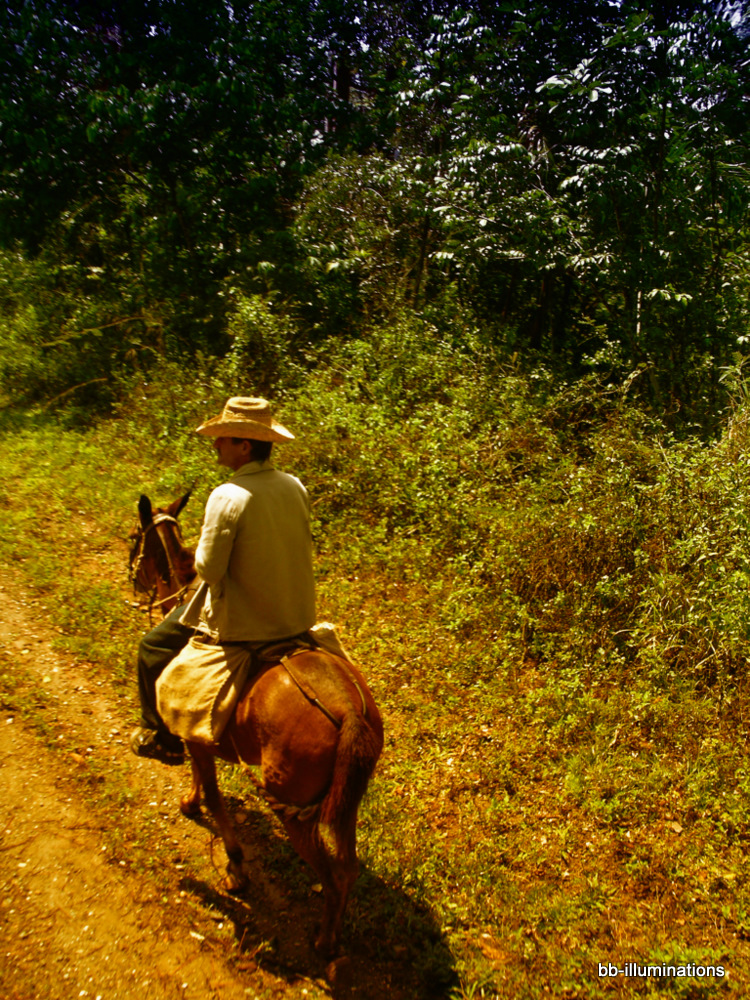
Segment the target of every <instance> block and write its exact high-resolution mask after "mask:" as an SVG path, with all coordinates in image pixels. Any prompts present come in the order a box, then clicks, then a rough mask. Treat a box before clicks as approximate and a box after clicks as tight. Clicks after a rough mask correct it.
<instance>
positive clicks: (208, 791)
mask: <svg viewBox="0 0 750 1000" xmlns="http://www.w3.org/2000/svg"><path fill="white" fill-rule="evenodd" d="M189 750H190V756H191V761H192V766H193V787H192V788H191V790H190V792H188V794H187V795H185V796H184V797H183V799H182V800H181V802H180V809H181V810H182V812H183V814H184V815H185V816H196V815H197V814H198V813H199V812H200V793H201V787H202V788H203V794H204V796H205V799H206V808H207V809H208V811H209V812H210V813H211V815H212V816H213V818H214V822H215V823H216V826H217V828H218V831H219V835H220V836H221V839H222V841H223V842H224V849H225V850H226V852H227V858H228V859H229V864H228V865H227V877H226V878H225V879H224V887H225V888H226V889H227V890H228V891H229V892H239V891H240V890H241V889H243V888H244V887H245V886H246V885H247V875H246V874H245V870H244V866H243V861H244V855H243V853H242V847H241V846H240V842H239V841H238V840H237V836H236V834H235V832H234V827H233V826H232V822H231V820H230V819H229V816H228V815H227V811H226V809H225V808H224V800H223V799H222V797H221V792H220V791H219V785H218V782H217V781H216V764H215V761H214V757H213V754H211V753H210V752H208V751H207V750H206V749H205V748H204V747H203V746H201V745H200V744H197V745H196V744H194V743H191V744H190V745H189Z"/></svg>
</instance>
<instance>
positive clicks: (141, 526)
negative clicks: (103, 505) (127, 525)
mask: <svg viewBox="0 0 750 1000" xmlns="http://www.w3.org/2000/svg"><path fill="white" fill-rule="evenodd" d="M190 492H191V491H190V490H188V492H187V493H186V494H185V495H184V496H182V497H180V498H179V499H178V500H175V501H173V502H172V503H171V504H170V505H169V506H168V507H164V508H162V507H157V508H156V509H154V508H153V506H152V505H151V501H150V500H149V498H148V497H147V496H143V495H141V498H140V500H139V501H138V517H139V523H138V524H137V525H136V526H135V528H134V529H133V531H132V532H131V533H130V539H131V541H132V542H133V548H132V549H131V552H130V579H131V580H132V582H133V587H134V588H135V590H137V591H140V592H141V593H143V594H148V595H149V608H150V607H151V606H152V605H153V604H154V603H156V604H158V605H159V606H160V607H161V610H162V613H163V614H167V613H168V612H169V611H171V610H172V609H173V608H175V607H177V605H178V604H179V603H180V600H181V599H182V597H183V596H184V594H185V591H186V590H187V588H188V587H189V585H190V584H191V583H192V582H193V580H194V579H195V575H196V574H195V560H194V557H193V552H192V550H191V549H188V548H186V547H185V546H184V545H183V543H182V535H181V534H180V526H179V524H178V523H177V515H178V514H179V513H180V511H181V510H182V508H183V507H184V506H185V504H186V503H187V502H188V500H189V499H190Z"/></svg>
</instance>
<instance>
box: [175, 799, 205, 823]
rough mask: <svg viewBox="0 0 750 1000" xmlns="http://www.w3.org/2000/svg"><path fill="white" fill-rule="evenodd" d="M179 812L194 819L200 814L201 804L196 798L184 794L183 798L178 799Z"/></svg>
mask: <svg viewBox="0 0 750 1000" xmlns="http://www.w3.org/2000/svg"><path fill="white" fill-rule="evenodd" d="M180 812H181V813H182V815H183V816H187V818H188V819H195V817H196V816H200V814H201V804H200V802H199V801H198V800H197V799H191V798H190V796H189V795H185V796H184V798H181V799H180Z"/></svg>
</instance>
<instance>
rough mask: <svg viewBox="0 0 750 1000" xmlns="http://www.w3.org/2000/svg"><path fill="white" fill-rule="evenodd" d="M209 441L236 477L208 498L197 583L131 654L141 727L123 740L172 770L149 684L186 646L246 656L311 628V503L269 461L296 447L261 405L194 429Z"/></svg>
mask: <svg viewBox="0 0 750 1000" xmlns="http://www.w3.org/2000/svg"><path fill="white" fill-rule="evenodd" d="M197 433H198V434H202V435H204V436H206V437H212V438H214V448H215V449H216V452H217V456H218V461H219V464H220V465H225V466H227V467H228V468H229V469H231V470H232V471H233V472H234V476H233V477H232V478H231V479H230V480H229V481H228V482H226V483H224V484H222V485H221V486H219V487H217V489H215V490H214V491H213V493H212V494H211V496H210V497H209V498H208V503H207V504H206V511H205V516H204V520H203V527H202V529H201V536H200V541H199V543H198V548H197V550H196V553H195V568H196V570H197V572H198V575H199V577H200V578H201V580H202V583H201V585H200V586H199V588H198V590H197V592H196V593H195V595H194V597H193V598H192V600H191V601H190V602H189V603H187V604H184V605H182V606H181V607H179V608H176V609H175V610H174V611H173V612H172V613H171V614H170V615H169V616H168V617H167V618H165V619H164V621H163V622H162V623H161V624H160V625H157V627H156V628H155V629H153V630H152V631H151V632H149V633H148V634H147V635H146V636H144V638H143V639H142V641H141V643H140V646H139V649H138V688H139V694H140V699H141V727H140V728H139V729H137V730H136V731H135V732H134V733H133V736H132V737H131V748H132V750H133V752H134V753H135V754H136V755H137V756H139V757H148V758H151V759H155V760H160V761H162V762H163V763H166V764H179V763H182V762H183V760H184V749H183V744H182V740H181V739H180V738H179V737H177V736H174V735H173V734H172V733H171V732H170V731H169V730H168V729H167V727H166V725H165V723H164V721H163V720H162V718H161V716H160V714H159V712H158V710H157V701H156V682H157V680H158V678H159V677H160V675H161V673H162V671H163V670H164V669H165V667H166V666H167V665H168V664H169V663H170V662H171V660H172V659H173V658H174V657H175V656H176V655H177V654H178V653H180V652H181V651H182V650H183V649H184V648H185V647H186V646H187V644H188V642H189V641H190V639H191V638H192V637H194V636H196V637H198V638H200V639H201V640H202V641H203V642H204V643H206V642H207V643H215V644H227V645H229V644H235V643H242V645H243V646H245V647H246V648H253V646H256V645H257V646H258V647H260V646H263V645H266V644H268V643H271V642H276V641H281V640H286V639H290V638H293V637H296V636H300V635H302V634H304V633H306V632H307V630H308V629H310V628H312V626H313V625H314V624H315V582H314V576H313V556H312V538H311V534H310V516H309V501H308V497H307V492H306V490H305V488H304V486H303V485H302V483H301V482H300V481H299V480H298V479H297V478H295V477H294V476H290V475H288V474H287V473H284V472H280V471H278V470H277V469H275V468H274V467H273V465H272V464H271V461H270V455H271V450H272V448H273V445H274V443H275V442H284V441H290V440H292V439H293V438H294V435H293V434H291V433H290V432H289V431H288V430H287V429H286V428H285V427H283V426H282V425H281V424H279V423H277V422H276V421H275V420H274V419H273V417H272V415H271V409H270V406H269V404H268V402H267V401H266V400H265V399H257V398H251V397H243V396H237V397H233V398H232V399H230V400H229V401H228V402H227V403H226V405H225V406H224V409H223V411H222V412H221V413H220V414H219V415H218V416H216V417H212V418H211V419H210V420H207V421H206V423H204V424H201V426H200V427H199V428H198V429H197Z"/></svg>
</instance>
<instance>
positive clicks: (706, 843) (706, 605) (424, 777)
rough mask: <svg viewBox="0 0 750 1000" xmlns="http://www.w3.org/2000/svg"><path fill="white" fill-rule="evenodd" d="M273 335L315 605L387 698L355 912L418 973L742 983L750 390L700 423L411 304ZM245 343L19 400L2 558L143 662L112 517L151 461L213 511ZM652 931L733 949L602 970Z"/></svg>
mask: <svg viewBox="0 0 750 1000" xmlns="http://www.w3.org/2000/svg"><path fill="white" fill-rule="evenodd" d="M263 329H265V328H264V327H262V326H261V333H262V332H263ZM258 336H260V334H258ZM282 339H283V338H281V337H280V336H279V338H277V341H278V343H281V341H282ZM277 341H274V338H273V337H271V336H270V335H269V338H268V342H267V343H265V346H264V351H265V353H264V354H262V355H261V357H263V358H265V359H266V362H264V363H267V364H268V365H270V366H271V368H270V369H269V371H270V372H271V376H272V382H273V385H275V386H276V387H277V389H278V393H277V395H276V398H277V400H278V406H279V415H280V417H281V419H282V420H283V421H284V423H286V424H287V425H288V426H289V427H290V428H291V429H292V430H293V431H294V432H295V433H296V434H297V438H296V440H295V441H294V442H293V443H291V444H289V445H287V446H284V448H283V449H282V448H279V449H278V452H277V456H276V457H277V464H278V465H279V466H280V467H282V468H284V469H287V470H288V471H291V472H294V473H295V474H296V475H299V476H300V478H301V479H302V480H303V481H304V482H305V484H306V485H307V487H308V489H309V492H310V495H311V501H312V510H313V528H314V536H315V544H316V551H317V572H318V585H319V615H320V617H321V619H330V620H332V621H334V622H336V623H337V624H338V625H339V626H340V628H341V633H342V637H343V639H344V641H345V643H346V644H347V645H349V646H350V647H351V648H352V650H353V653H354V656H355V659H356V660H357V661H358V662H360V663H361V664H363V665H364V669H365V673H366V675H367V677H368V680H369V682H370V683H371V686H372V689H373V692H374V694H375V697H376V700H377V701H378V703H379V704H380V706H381V708H382V709H383V712H384V717H385V722H386V737H387V741H386V748H385V751H384V754H383V758H382V761H381V764H380V765H379V768H378V773H377V776H376V778H375V780H374V781H373V783H372V785H371V789H370V792H369V793H368V796H367V799H366V801H365V804H364V807H363V809H362V813H361V837H360V841H361V844H360V854H361V858H362V861H363V864H364V874H363V876H362V878H361V879H360V882H359V884H358V888H357V891H356V893H355V898H354V900H353V903H352V906H351V910H350V911H349V914H348V920H347V935H348V936H349V941H358V942H360V944H361V943H362V942H364V941H367V942H370V944H369V947H372V948H377V949H378V950H379V956H380V957H382V956H383V955H385V956H386V957H387V956H389V955H391V956H394V957H398V958H399V959H403V958H405V957H408V959H409V961H410V962H411V963H412V964H413V966H414V967H415V968H418V970H419V975H420V979H421V982H422V992H423V995H424V996H451V997H453V998H454V1000H465V998H469V997H474V998H476V997H485V998H490V997H504V998H505V997H507V998H510V997H542V996H559V997H571V996H581V997H584V996H585V997H592V998H593V997H606V996H610V995H631V994H633V993H636V994H638V995H644V996H650V995H657V993H658V995H660V996H674V997H683V996H684V997H688V996H690V997H694V996H695V997H697V996H703V995H711V993H712V991H713V990H714V989H716V988H720V989H721V992H722V995H726V996H737V997H739V996H742V995H744V994H745V992H746V990H747V987H748V984H749V983H750V963H749V961H748V959H749V952H748V945H747V941H748V939H749V938H750V892H749V891H748V885H749V877H750V868H749V867H748V862H747V860H746V855H747V843H748V837H749V835H750V811H749V810H748V805H747V803H748V792H750V772H749V771H748V767H747V761H746V754H745V751H744V746H745V744H746V742H747V735H748V718H747V713H748V704H747V679H748V678H747V666H746V650H747V643H748V612H749V611H750V608H749V606H748V584H749V583H750V576H749V574H750V547H749V546H748V539H747V531H746V523H747V513H746V512H747V510H748V500H750V462H748V459H747V457H746V452H747V447H746V446H747V444H748V441H747V440H746V436H745V435H746V431H745V430H744V427H745V424H744V423H743V421H742V419H740V418H741V415H742V414H741V413H740V412H735V414H734V417H733V419H732V422H731V430H730V429H729V424H728V425H727V426H728V430H727V432H726V433H725V434H724V435H723V436H722V437H721V438H719V439H717V440H713V441H708V442H706V441H699V440H696V439H693V438H690V437H686V438H685V439H683V440H678V439H676V438H674V437H673V436H671V435H670V434H669V433H667V431H666V430H665V429H664V428H663V427H662V426H661V425H660V423H659V421H658V419H656V418H655V417H654V416H653V415H649V414H646V413H644V412H642V411H641V410H639V409H638V408H637V407H635V406H634V405H632V404H631V403H630V402H629V400H628V397H627V393H626V391H625V390H624V389H619V388H617V387H614V386H611V385H607V384H604V383H602V382H601V381H599V380H597V379H595V378H593V377H591V378H590V379H587V380H583V381H581V382H577V383H565V382H562V381H561V380H560V379H559V378H557V379H556V378H555V377H553V375H552V374H551V373H550V372H547V371H544V370H540V371H537V372H535V373H532V374H529V373H523V372H522V371H521V370H520V369H519V368H518V367H516V366H514V365H511V364H501V363H500V362H499V361H498V360H497V359H495V358H494V357H493V356H492V353H491V352H490V351H489V349H488V348H486V346H485V345H483V344H482V342H481V338H479V336H478V335H476V334H471V335H468V334H467V335H466V336H465V337H463V338H462V345H461V346H458V345H456V344H452V343H449V342H446V341H445V340H443V339H440V338H438V337H437V335H435V334H434V331H431V330H430V328H429V327H426V326H424V325H420V326H419V327H418V328H415V326H414V325H413V324H412V325H411V326H410V325H409V324H408V323H406V321H403V322H402V323H401V325H400V326H399V325H396V326H395V327H394V328H393V329H392V330H390V331H375V332H374V333H373V334H372V337H371V338H370V339H366V340H365V339H363V340H362V341H359V342H357V343H355V344H351V343H350V344H348V345H336V344H329V345H327V351H328V354H327V355H326V363H325V364H318V365H317V366H313V367H310V368H308V369H307V370H304V369H303V368H302V367H300V366H299V364H298V362H295V363H294V365H292V364H291V363H289V364H288V365H285V363H284V358H283V356H282V353H281V348H279V347H278V345H277V347H275V346H274V345H275V344H277ZM248 343H250V344H252V343H254V342H253V341H252V339H251V338H248V337H245V339H244V340H242V341H241V343H240V346H239V347H238V348H237V350H236V352H235V354H234V355H232V356H231V357H230V359H229V361H228V362H227V363H226V364H225V365H224V366H222V364H221V363H219V364H216V363H212V364H211V365H209V364H208V363H206V364H205V365H203V366H198V367H197V368H196V370H195V371H194V372H193V373H191V374H190V375H188V374H187V373H185V372H184V371H183V372H178V371H177V370H175V369H174V368H170V367H169V366H165V368H164V370H163V371H162V372H161V373H159V374H157V375H155V376H154V377H153V378H152V379H151V380H150V382H149V384H148V385H143V384H138V383H136V382H133V383H131V384H130V385H129V386H128V391H127V392H126V393H125V394H123V396H122V399H123V402H122V403H121V406H120V409H119V411H118V412H117V414H116V415H115V417H114V418H113V419H112V420H110V421H104V422H102V423H101V424H99V425H98V426H96V427H94V428H92V429H90V430H88V431H86V432H83V433H81V432H75V431H72V430H64V429H61V428H60V426H59V425H55V424H54V423H53V422H52V421H51V420H49V419H40V418H36V419H34V420H32V418H31V417H27V418H26V419H27V420H29V421H31V422H30V423H29V424H28V426H27V427H24V424H23V421H21V420H20V418H18V417H17V416H16V417H15V418H14V420H15V422H14V424H13V426H12V430H9V431H8V432H7V433H6V435H5V439H4V459H3V485H2V494H0V503H1V504H2V508H3V519H2V525H1V526H0V553H1V555H2V559H3V560H4V561H14V562H17V563H18V564H19V565H20V566H21V567H22V568H23V569H24V571H25V573H26V575H27V577H28V579H29V580H30V581H31V582H33V583H34V585H35V586H36V587H38V588H39V589H40V590H41V591H42V592H43V593H44V594H45V595H48V596H49V597H51V598H56V597H57V598H60V625H61V628H62V629H63V631H64V633H65V635H61V642H63V643H65V644H66V647H67V648H68V649H70V650H72V651H74V652H76V653H78V654H79V655H82V656H86V657H87V658H89V659H91V660H92V662H98V663H100V664H102V667H103V668H106V670H108V671H111V676H112V678H113V681H114V682H115V683H116V685H117V686H118V689H119V690H120V691H121V692H122V691H126V690H127V685H128V683H131V685H132V671H133V666H134V664H133V644H134V632H135V630H136V629H137V627H138V621H137V619H136V617H135V615H134V613H133V611H132V609H130V608H128V606H127V605H126V604H125V602H124V600H123V598H122V587H123V581H124V565H125V564H124V562H123V572H122V576H121V577H120V578H117V579H115V578H111V577H110V578H109V579H105V580H102V579H97V578H96V573H95V569H96V567H97V566H98V565H100V564H101V560H102V559H103V558H104V553H105V552H111V549H112V546H113V545H119V546H120V547H119V553H120V555H118V558H120V557H123V558H124V546H123V545H122V544H121V543H122V540H123V539H125V538H126V537H127V533H128V531H129V529H130V526H131V523H132V521H133V520H134V514H135V504H136V502H137V498H138V494H139V493H140V492H146V493H149V494H150V495H152V496H153V499H154V500H155V502H157V503H164V502H166V501H168V500H170V499H172V498H173V497H174V496H176V495H177V494H178V493H180V492H182V491H183V490H184V489H185V488H186V487H189V486H191V485H194V487H195V490H194V499H193V501H192V502H191V503H190V504H189V505H188V508H187V509H186V511H185V514H184V515H183V518H184V528H185V534H186V536H187V539H188V540H189V541H195V539H196V538H197V534H198V531H199V526H200V517H201V513H202V507H203V504H204V502H205V499H206V497H207V495H208V492H209V491H210V489H211V488H212V487H213V486H214V485H215V484H216V483H218V482H219V481H220V480H221V472H220V470H217V469H216V468H215V465H214V459H213V455H212V454H211V451H210V448H208V447H207V445H206V443H205V442H202V441H200V440H197V439H195V437H194V436H193V435H192V434H191V429H192V428H193V427H194V426H195V425H196V424H197V423H198V422H199V421H200V420H202V419H204V418H205V417H206V416H207V415H210V414H212V413H214V412H217V411H218V409H219V408H220V406H221V404H222V403H223V401H224V399H225V398H226V396H228V395H230V394H236V393H238V392H247V393H249V392H252V391H254V388H255V384H256V383H255V382H254V383H253V384H248V383H247V382H245V381H243V371H245V368H243V362H242V358H243V357H245V355H243V354H242V352H243V351H245V352H247V350H248V347H247V345H248ZM274 350H276V353H275V354H274ZM178 376H179V379H178ZM271 376H269V379H270V378H271ZM253 377H254V379H258V380H260V378H261V376H260V374H259V373H258V372H254V373H253ZM178 386H179V388H178ZM110 565H112V564H111V563H110ZM63 603H64V606H63ZM141 624H142V622H141ZM129 678H130V680H129ZM132 687H133V688H134V685H132ZM129 696H130V697H131V698H132V697H133V693H132V689H131V693H130V695H129ZM224 780H225V782H226V784H227V787H228V788H230V790H232V791H236V792H237V794H240V791H239V786H236V785H235V784H234V781H235V778H234V777H233V776H232V774H231V773H226V774H225V776H224ZM657 961H658V962H659V963H661V964H663V963H666V962H672V963H681V962H684V963H688V962H692V961H696V962H697V961H700V962H703V963H710V962H713V963H714V964H722V965H724V966H725V968H726V969H727V978H726V980H725V981H723V982H722V983H721V984H720V986H719V987H715V986H714V985H713V984H707V981H702V980H701V981H699V980H696V979H692V980H690V981H685V982H677V981H676V980H675V981H665V980H659V981H658V982H655V981H646V980H628V979H626V978H625V977H618V978H615V979H612V980H610V979H608V978H606V977H605V978H601V977H600V976H599V975H598V966H599V963H612V964H615V965H617V966H623V965H624V964H625V963H626V962H639V963H640V964H646V963H647V962H652V963H653V962H657Z"/></svg>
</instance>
